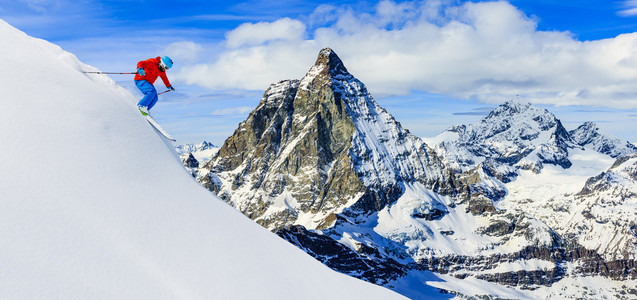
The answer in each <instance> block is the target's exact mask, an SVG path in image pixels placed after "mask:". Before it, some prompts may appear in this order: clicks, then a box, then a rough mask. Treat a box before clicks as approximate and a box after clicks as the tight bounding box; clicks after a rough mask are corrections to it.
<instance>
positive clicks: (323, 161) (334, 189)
mask: <svg viewBox="0 0 637 300" xmlns="http://www.w3.org/2000/svg"><path fill="white" fill-rule="evenodd" d="M203 169H205V170H208V171H212V172H211V173H210V174H213V175H205V176H204V177H206V176H218V178H219V179H220V182H221V183H222V185H221V186H220V187H217V188H218V189H219V191H220V196H222V197H223V198H224V199H226V200H227V201H228V202H230V203H231V204H233V205H234V206H235V207H237V208H238V209H239V210H241V211H242V212H244V213H245V214H246V215H248V216H250V217H251V218H253V219H255V220H256V221H257V222H259V223H260V224H262V225H264V226H266V227H268V228H270V229H274V228H279V227H283V226H288V225H292V224H295V223H301V224H302V225H304V226H306V227H307V228H310V229H314V228H322V227H326V226H330V225H331V224H330V218H332V217H330V216H331V215H332V214H335V213H341V212H343V210H344V209H346V208H348V209H349V211H350V213H354V212H355V213H356V214H360V213H362V214H370V213H373V212H375V211H378V210H379V209H381V208H383V207H385V206H386V205H387V204H390V203H393V202H395V201H396V199H398V197H399V196H400V195H401V194H402V193H403V192H404V190H403V188H402V185H403V182H420V183H422V184H423V185H425V186H426V187H429V188H431V189H432V190H434V191H436V192H438V193H441V194H446V195H453V194H455V193H457V192H458V187H459V186H460V184H459V183H458V182H455V177H454V176H453V174H452V173H451V172H449V171H448V170H446V169H445V166H444V165H443V164H442V163H441V162H440V161H439V160H438V158H437V157H436V156H435V155H434V153H433V152H432V151H431V149H430V148H429V147H428V146H427V145H426V144H424V143H423V142H422V141H421V140H420V139H419V138H417V137H415V136H413V135H411V134H410V133H409V132H408V131H407V130H405V129H403V128H402V126H400V123H398V122H396V121H395V120H394V118H393V117H392V116H391V115H390V114H388V113H387V112H386V111H385V110H384V109H382V108H380V107H379V106H378V105H377V104H376V102H375V101H374V99H373V98H372V97H371V96H370V95H369V93H368V91H367V89H366V88H365V86H364V85H363V84H362V83H361V82H360V81H358V80H357V79H356V78H354V76H352V75H351V74H349V73H348V72H347V69H346V68H345V66H344V65H343V62H342V61H341V60H340V59H339V58H338V56H336V54H335V53H334V52H333V51H332V50H331V49H324V50H322V51H321V52H320V53H319V56H318V59H317V60H316V63H315V65H314V66H313V67H312V68H311V69H310V70H309V71H308V73H307V75H306V76H305V77H304V78H303V79H302V80H301V81H295V80H288V81H281V82H279V83H277V84H273V85H272V86H270V88H269V89H268V90H267V91H266V93H265V94H264V96H263V99H262V100H261V103H260V104H259V105H258V107H257V108H256V109H255V110H254V111H253V112H252V113H251V114H250V116H249V117H248V119H247V120H246V121H245V122H243V123H241V124H240V125H239V128H238V129H237V130H236V131H235V133H234V134H233V136H232V137H230V138H229V139H228V140H226V142H225V143H224V145H223V147H221V149H220V150H219V153H218V155H217V156H216V157H215V158H214V159H213V160H212V161H210V162H209V163H208V164H206V165H205V166H204V167H203ZM201 180H202V181H205V180H209V179H205V178H204V179H201ZM299 219H303V221H300V222H299Z"/></svg>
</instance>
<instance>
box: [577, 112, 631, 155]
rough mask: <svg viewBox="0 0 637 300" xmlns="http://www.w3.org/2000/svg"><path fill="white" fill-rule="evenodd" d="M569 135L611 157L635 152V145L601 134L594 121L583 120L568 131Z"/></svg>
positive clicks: (580, 143)
mask: <svg viewBox="0 0 637 300" xmlns="http://www.w3.org/2000/svg"><path fill="white" fill-rule="evenodd" d="M569 135H570V136H571V137H572V139H573V141H574V142H575V143H577V144H578V145H580V146H583V147H585V148H588V149H592V150H594V151H597V152H599V153H603V154H607V155H610V156H611V157H619V156H622V155H627V154H630V153H635V152H637V147H635V145H633V144H631V143H629V142H628V141H622V140H621V139H619V138H616V137H612V136H607V135H604V134H602V133H601V132H600V129H599V127H598V126H597V124H595V123H594V122H590V121H589V122H585V123H584V124H582V125H580V126H579V127H577V129H575V130H571V131H569Z"/></svg>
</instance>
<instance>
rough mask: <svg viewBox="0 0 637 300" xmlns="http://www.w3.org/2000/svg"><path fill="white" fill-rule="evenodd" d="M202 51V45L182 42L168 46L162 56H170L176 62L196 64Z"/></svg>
mask: <svg viewBox="0 0 637 300" xmlns="http://www.w3.org/2000/svg"><path fill="white" fill-rule="evenodd" d="M202 51H203V47H202V46H201V45H199V44H197V43H195V42H191V41H182V42H175V43H171V44H170V45H168V46H167V47H166V48H165V49H164V51H163V52H162V53H163V54H162V55H168V56H170V57H171V58H172V59H173V60H175V61H180V62H194V61H196V60H197V59H198V58H199V54H200V53H201V52H202Z"/></svg>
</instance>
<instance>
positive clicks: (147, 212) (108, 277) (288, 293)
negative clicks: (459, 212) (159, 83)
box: [0, 21, 399, 299]
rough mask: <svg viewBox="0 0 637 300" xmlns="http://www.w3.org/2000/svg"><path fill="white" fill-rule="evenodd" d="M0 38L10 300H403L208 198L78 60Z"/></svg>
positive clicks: (30, 42)
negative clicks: (340, 270) (336, 269)
mask: <svg viewBox="0 0 637 300" xmlns="http://www.w3.org/2000/svg"><path fill="white" fill-rule="evenodd" d="M0 38H1V39H2V41H3V42H2V43H0V53H2V56H1V57H0V88H1V89H2V91H3V94H2V97H0V140H1V141H2V142H1V143H2V146H0V166H1V167H0V232H2V234H1V235H0V248H1V249H2V255H0V270H2V271H1V272H0V291H1V293H2V297H3V298H64V299H69V298H83V299H87V298H111V299H122V298H124V299H161V298H181V299H195V298H218V299H227V298H252V299H254V298H259V299H264V298H265V299H267V298H269V299H275V298H276V299H282V298H298V297H299V295H303V297H304V298H315V299H325V298H381V299H387V298H396V297H399V296H398V295H397V294H394V293H392V292H390V291H389V290H386V289H384V288H380V287H377V286H373V285H371V284H368V283H365V282H362V281H360V280H356V279H353V278H350V277H347V276H344V275H341V274H338V273H336V272H333V271H331V270H329V269H328V268H327V267H325V266H323V265H321V264H320V263H319V262H317V261H315V260H314V259H312V258H311V257H309V256H307V255H306V254H305V253H303V252H301V251H300V250H298V249H296V248H295V247H293V246H292V245H289V244H287V243H286V242H285V241H283V240H281V239H279V238H278V237H276V236H274V235H273V234H271V233H269V232H267V231H266V230H265V229H262V228H261V227H260V226H258V225H257V224H254V223H253V222H252V221H250V220H249V219H247V218H245V217H244V216H243V215H241V214H240V213H239V212H237V211H235V210H234V209H232V208H231V207H229V206H228V205H226V204H225V203H223V202H221V201H219V200H218V199H216V198H214V197H212V196H211V195H210V193H208V192H207V191H206V190H204V189H203V188H201V187H199V186H198V185H197V183H196V182H195V181H194V180H193V179H192V178H191V177H190V176H189V174H188V173H187V172H185V171H184V169H183V167H182V165H181V162H180V161H179V159H178V156H177V155H176V153H175V151H174V150H173V149H172V145H170V144H169V143H167V142H166V141H165V140H163V139H162V138H161V137H159V136H158V135H157V133H156V132H155V131H154V130H153V129H152V128H151V127H150V126H149V125H148V123H147V122H146V121H145V120H144V119H143V118H141V116H139V114H138V112H136V111H135V103H136V99H135V98H134V97H133V96H132V95H130V94H129V93H128V92H126V91H124V89H122V88H120V87H119V86H117V85H116V84H115V83H113V82H112V81H111V80H110V79H107V78H105V77H100V76H96V75H85V74H83V73H81V72H80V71H79V70H80V69H81V70H94V69H93V68H91V67H88V66H86V65H84V64H82V63H80V62H79V61H78V60H77V59H76V58H75V57H74V56H73V55H72V54H69V53H67V52H64V51H63V50H61V49H60V48H59V47H57V46H55V45H52V44H50V43H48V42H45V41H43V40H38V39H34V38H31V37H28V36H26V35H25V34H23V33H22V32H20V31H18V30H16V29H14V28H12V27H11V26H9V25H8V24H6V23H5V22H4V21H0ZM33 143H38V144H39V145H40V147H32V146H31V145H32V144H33ZM41 149H47V151H46V152H44V153H42V151H41ZM34 157H35V158H36V159H33V158H34ZM273 275H274V276H273Z"/></svg>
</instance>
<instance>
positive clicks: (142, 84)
mask: <svg viewBox="0 0 637 300" xmlns="http://www.w3.org/2000/svg"><path fill="white" fill-rule="evenodd" d="M135 85H136V86H137V88H138V89H139V90H140V91H141V92H142V93H143V94H144V98H142V100H139V102H138V103H137V106H146V107H148V110H150V109H151V108H153V106H155V103H157V90H156V89H155V86H154V85H152V84H151V83H150V82H148V81H146V80H135Z"/></svg>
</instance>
